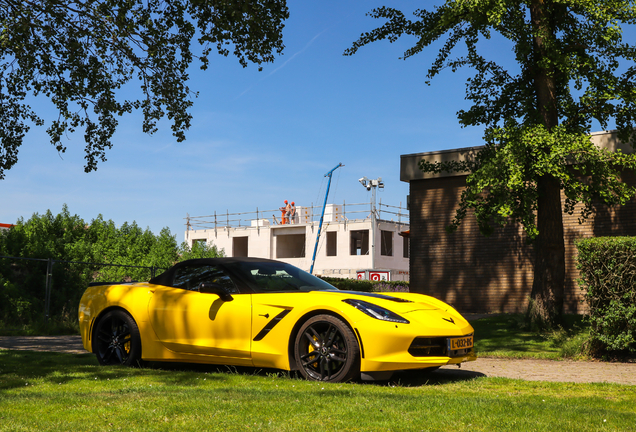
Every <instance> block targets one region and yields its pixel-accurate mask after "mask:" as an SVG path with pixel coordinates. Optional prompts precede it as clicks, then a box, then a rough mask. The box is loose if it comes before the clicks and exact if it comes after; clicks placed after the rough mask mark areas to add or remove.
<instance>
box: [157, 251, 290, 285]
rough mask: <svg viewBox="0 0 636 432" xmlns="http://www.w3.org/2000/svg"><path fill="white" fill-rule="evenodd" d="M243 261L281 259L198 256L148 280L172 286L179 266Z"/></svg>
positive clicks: (228, 263) (270, 261)
mask: <svg viewBox="0 0 636 432" xmlns="http://www.w3.org/2000/svg"><path fill="white" fill-rule="evenodd" d="M243 262H269V263H281V264H282V262H281V261H276V260H270V259H266V258H238V257H236V258H198V259H190V260H185V261H181V262H179V263H176V264H175V265H173V266H172V267H170V268H169V269H168V270H166V271H165V272H163V273H161V274H160V275H159V276H155V277H153V278H152V279H150V280H149V281H148V282H149V283H151V284H155V285H163V286H172V285H171V284H172V281H173V278H174V272H175V271H176V270H177V269H179V268H181V267H186V266H187V267H190V266H193V267H197V266H204V265H214V266H220V267H226V266H227V265H231V264H235V263H243Z"/></svg>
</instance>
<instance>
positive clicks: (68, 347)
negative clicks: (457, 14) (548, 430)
mask: <svg viewBox="0 0 636 432" xmlns="http://www.w3.org/2000/svg"><path fill="white" fill-rule="evenodd" d="M0 349H13V350H30V351H52V352H61V353H69V354H86V353H88V351H86V350H85V349H84V347H83V345H82V338H81V337H80V336H32V337H24V336H1V337H0ZM434 374H438V375H440V374H441V375H444V376H457V377H480V376H489V377H505V378H514V379H523V380H528V381H558V382H574V383H593V382H609V383H618V384H629V385H636V363H606V362H575V361H553V360H509V359H496V358H479V359H477V361H474V362H468V363H464V364H462V367H461V368H458V367H457V366H444V367H442V368H441V369H439V370H438V371H436V372H434Z"/></svg>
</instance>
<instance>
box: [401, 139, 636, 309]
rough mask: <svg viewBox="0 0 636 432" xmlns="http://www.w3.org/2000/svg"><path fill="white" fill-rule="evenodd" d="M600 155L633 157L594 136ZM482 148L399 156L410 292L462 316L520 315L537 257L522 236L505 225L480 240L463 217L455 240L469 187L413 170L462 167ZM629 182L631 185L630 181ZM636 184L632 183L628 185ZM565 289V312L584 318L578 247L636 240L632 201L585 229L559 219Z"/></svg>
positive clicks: (455, 177) (601, 213)
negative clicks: (405, 191)
mask: <svg viewBox="0 0 636 432" xmlns="http://www.w3.org/2000/svg"><path fill="white" fill-rule="evenodd" d="M592 140H593V142H594V143H595V144H596V145H598V146H601V147H605V148H609V149H611V150H616V149H617V148H620V149H621V150H622V151H623V152H626V153H627V152H630V153H631V152H632V151H633V150H632V149H631V147H629V146H627V145H625V144H622V143H620V142H619V141H618V140H617V138H616V135H615V133H612V132H601V133H594V134H592ZM479 149H480V147H472V148H464V149H456V150H447V151H438V152H430V153H417V154H409V155H402V156H401V163H400V179H401V180H402V181H405V182H408V183H409V189H410V222H411V226H410V229H411V233H410V238H411V251H410V269H409V273H410V278H411V287H412V288H415V287H417V288H422V287H423V289H422V291H423V292H424V293H426V294H430V295H432V296H434V297H437V298H439V299H441V300H444V301H446V302H448V303H450V304H452V305H454V306H455V307H456V308H457V309H458V310H459V311H460V312H525V310H526V307H527V304H528V298H529V297H530V293H531V291H532V279H533V267H532V263H533V260H534V251H533V248H532V246H531V245H529V244H528V243H527V241H526V240H527V239H526V235H525V233H524V231H523V228H522V227H521V226H519V225H513V224H509V225H507V226H505V227H503V228H499V229H496V230H495V232H494V233H493V234H492V235H491V236H490V237H485V236H483V235H481V234H480V233H479V229H478V227H477V224H476V222H475V218H474V217H473V216H472V215H471V214H468V215H467V216H466V218H465V219H464V222H463V223H462V225H461V226H460V228H459V229H458V230H457V232H455V233H452V234H448V233H447V232H446V230H445V227H446V226H448V225H449V224H450V222H451V220H452V219H453V217H454V215H455V211H456V209H457V207H458V204H459V198H460V196H461V193H462V191H463V190H464V189H465V185H466V175H465V174H461V173H450V174H449V173H441V174H428V173H427V174H425V173H423V172H422V171H421V170H420V169H419V167H418V163H419V161H421V160H422V159H426V160H428V161H430V162H435V161H445V160H462V159H464V158H469V157H471V156H474V154H475V153H476V152H478V151H479ZM624 180H625V181H627V182H636V177H635V176H634V175H633V174H629V175H625V176H624ZM632 184H633V183H632ZM564 231H565V253H566V284H565V306H564V308H565V312H566V313H577V312H578V313H580V312H583V311H584V310H585V305H584V304H583V303H582V301H581V299H582V298H583V296H582V292H581V290H580V288H579V287H578V285H577V283H576V280H577V278H578V271H577V270H576V253H577V251H576V246H575V245H574V241H575V239H577V238H581V237H599V236H618V235H630V236H633V235H636V199H632V200H631V201H630V202H629V203H628V204H627V205H625V206H622V207H616V208H608V207H605V206H601V207H599V208H597V210H596V212H595V214H594V216H593V217H591V218H590V219H588V220H587V221H586V222H584V223H583V224H579V222H578V214H577V213H576V212H575V213H574V215H568V214H564Z"/></svg>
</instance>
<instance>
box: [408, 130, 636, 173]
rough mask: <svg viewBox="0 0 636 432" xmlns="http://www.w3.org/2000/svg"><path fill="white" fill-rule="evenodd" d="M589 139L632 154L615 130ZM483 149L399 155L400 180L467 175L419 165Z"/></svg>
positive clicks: (464, 157)
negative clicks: (430, 170) (428, 170)
mask: <svg viewBox="0 0 636 432" xmlns="http://www.w3.org/2000/svg"><path fill="white" fill-rule="evenodd" d="M590 138H591V140H592V142H593V143H594V144H596V145H597V146H598V147H601V148H606V149H609V150H612V151H616V150H618V149H620V150H621V151H622V152H623V153H633V152H634V149H633V148H632V146H631V145H630V144H625V143H623V142H621V141H619V140H618V136H617V132H616V131H615V130H611V131H601V132H592V133H591V134H590ZM484 147H485V146H483V145H482V146H476V147H463V148H458V149H450V150H436V151H432V152H422V153H411V154H406V155H401V156H400V180H401V181H403V182H406V183H409V182H411V181H412V180H426V179H432V178H441V177H457V176H464V175H467V174H468V172H451V173H448V172H441V173H438V174H435V173H425V172H423V171H422V170H421V169H420V167H419V163H420V161H421V160H426V161H428V162H431V163H434V162H448V161H453V160H454V161H465V160H470V159H473V158H474V157H475V156H476V155H477V153H479V151H480V150H481V149H483V148H484Z"/></svg>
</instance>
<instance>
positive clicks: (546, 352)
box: [471, 314, 589, 360]
mask: <svg viewBox="0 0 636 432" xmlns="http://www.w3.org/2000/svg"><path fill="white" fill-rule="evenodd" d="M471 324H472V326H473V327H474V329H475V350H476V351H477V355H478V356H482V357H504V358H535V359H550V360H562V359H564V358H568V359H573V360H585V359H587V358H588V356H587V340H588V337H589V325H588V324H587V323H586V322H585V321H584V318H583V317H582V316H581V315H566V316H565V317H564V325H563V327H562V328H560V329H558V330H553V331H544V332H539V331H533V330H531V329H529V328H528V327H527V325H526V324H525V322H524V315H522V314H505V315H496V316H493V317H488V318H482V319H479V320H477V321H474V322H473V323H471Z"/></svg>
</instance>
